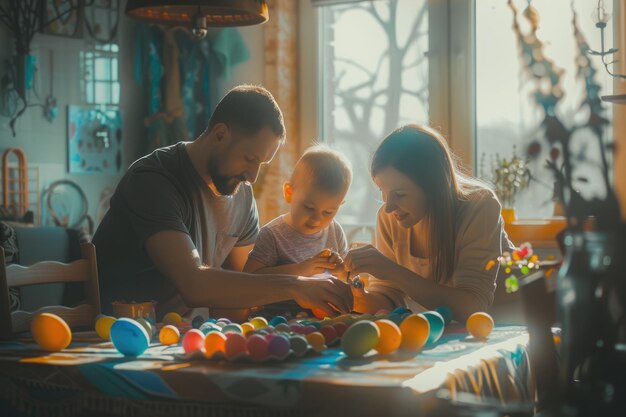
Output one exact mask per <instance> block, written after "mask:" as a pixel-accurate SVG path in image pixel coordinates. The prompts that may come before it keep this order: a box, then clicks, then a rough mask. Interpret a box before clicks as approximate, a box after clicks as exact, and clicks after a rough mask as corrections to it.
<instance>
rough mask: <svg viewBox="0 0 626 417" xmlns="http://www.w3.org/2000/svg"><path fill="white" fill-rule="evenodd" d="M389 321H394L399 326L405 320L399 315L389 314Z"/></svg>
mask: <svg viewBox="0 0 626 417" xmlns="http://www.w3.org/2000/svg"><path fill="white" fill-rule="evenodd" d="M387 319H388V320H391V321H393V322H394V323H396V324H397V325H398V326H399V325H400V323H402V320H403V319H402V317H401V316H400V315H399V314H398V313H391V314H389V316H387Z"/></svg>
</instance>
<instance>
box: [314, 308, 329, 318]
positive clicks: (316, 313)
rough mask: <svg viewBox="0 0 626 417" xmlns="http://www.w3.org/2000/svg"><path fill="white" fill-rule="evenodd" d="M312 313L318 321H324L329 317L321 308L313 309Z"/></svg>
mask: <svg viewBox="0 0 626 417" xmlns="http://www.w3.org/2000/svg"><path fill="white" fill-rule="evenodd" d="M311 312H312V313H313V315H314V316H315V317H316V318H318V319H320V320H321V319H323V318H325V317H328V314H326V312H325V311H324V310H322V309H321V308H313V309H311Z"/></svg>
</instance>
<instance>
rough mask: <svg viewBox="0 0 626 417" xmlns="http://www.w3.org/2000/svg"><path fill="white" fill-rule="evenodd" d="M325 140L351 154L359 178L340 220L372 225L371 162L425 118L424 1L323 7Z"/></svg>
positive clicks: (376, 201)
mask: <svg viewBox="0 0 626 417" xmlns="http://www.w3.org/2000/svg"><path fill="white" fill-rule="evenodd" d="M319 28H320V36H321V39H320V45H321V56H320V62H321V63H322V64H321V65H322V70H321V71H320V73H321V79H320V85H321V86H322V109H321V114H322V126H321V132H322V138H321V140H322V141H324V142H327V143H329V144H330V145H332V147H333V148H335V149H337V150H340V151H341V152H343V153H344V154H346V155H347V156H348V158H349V159H350V161H351V162H352V165H353V170H354V177H353V178H354V179H353V184H352V187H351V188H350V192H349V193H348V196H347V199H346V203H345V204H344V206H343V207H342V208H341V211H340V213H339V215H338V220H339V221H340V222H342V223H345V224H346V225H350V224H372V223H374V221H375V219H376V212H377V210H378V208H379V207H380V204H381V201H380V200H381V199H380V193H379V191H378V190H377V189H376V188H375V186H374V184H373V183H372V181H371V179H370V175H369V169H368V164H369V161H370V157H371V155H372V153H373V151H374V150H375V149H376V146H377V145H378V143H379V142H380V141H381V139H382V138H383V137H384V136H385V135H387V134H388V133H389V132H391V131H392V130H393V129H395V128H397V127H398V126H400V125H402V124H406V123H427V122H428V60H427V59H426V52H427V50H428V7H427V1H426V0H385V1H374V2H362V3H359V4H357V5H355V4H351V5H336V6H326V7H323V8H322V12H321V18H320V27H319Z"/></svg>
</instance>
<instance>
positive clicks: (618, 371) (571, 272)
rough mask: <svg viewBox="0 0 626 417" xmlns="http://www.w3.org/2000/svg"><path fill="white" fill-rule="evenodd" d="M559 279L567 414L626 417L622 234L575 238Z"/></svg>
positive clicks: (579, 233)
mask: <svg viewBox="0 0 626 417" xmlns="http://www.w3.org/2000/svg"><path fill="white" fill-rule="evenodd" d="M564 243H565V256H564V262H563V266H562V267H561V269H560V271H559V276H558V290H557V291H558V295H557V298H558V308H559V321H560V323H561V326H562V334H561V384H562V388H563V393H564V403H565V409H566V410H569V411H568V412H567V413H566V414H573V415H581V416H582V415H603V416H605V415H606V416H612V415H620V416H621V415H623V412H624V408H623V407H624V401H626V390H625V387H626V379H625V378H626V360H625V356H626V349H624V347H625V346H626V344H624V343H625V340H624V336H625V335H624V333H625V332H624V330H625V329H624V326H625V320H624V317H625V314H624V307H625V306H626V303H625V294H624V278H625V276H624V275H625V274H624V258H625V255H626V254H624V245H623V239H622V235H621V233H620V231H617V230H616V231H614V232H611V233H609V232H584V231H574V232H570V233H568V234H567V235H566V237H565V242H564Z"/></svg>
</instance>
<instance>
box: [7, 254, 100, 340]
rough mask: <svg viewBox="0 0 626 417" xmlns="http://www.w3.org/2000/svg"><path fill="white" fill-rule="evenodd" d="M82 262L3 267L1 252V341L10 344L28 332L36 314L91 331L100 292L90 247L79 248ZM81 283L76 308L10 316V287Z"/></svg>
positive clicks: (47, 308) (52, 262)
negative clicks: (81, 298)
mask: <svg viewBox="0 0 626 417" xmlns="http://www.w3.org/2000/svg"><path fill="white" fill-rule="evenodd" d="M81 255H82V258H81V259H78V260H76V261H73V262H70V263H62V262H56V261H42V262H37V263H35V264H33V265H31V266H22V265H16V264H12V265H6V264H5V259H4V250H3V249H2V248H0V339H4V340H9V339H12V338H14V337H15V335H16V334H18V333H23V332H26V331H28V330H29V329H30V322H31V320H32V319H33V317H35V316H36V315H37V314H39V313H53V314H56V315H58V316H59V317H61V318H62V319H63V320H65V322H66V323H67V324H68V326H70V328H77V327H91V326H93V322H94V320H95V318H96V316H97V315H98V314H100V291H99V287H98V265H97V261H96V248H95V246H94V245H93V244H92V243H83V244H81ZM70 282H82V283H84V284H85V303H84V304H80V305H78V306H76V307H64V306H49V307H42V308H39V309H37V310H36V311H33V312H28V311H22V310H17V311H13V312H11V310H10V304H9V287H25V286H29V285H40V284H53V283H70Z"/></svg>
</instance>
